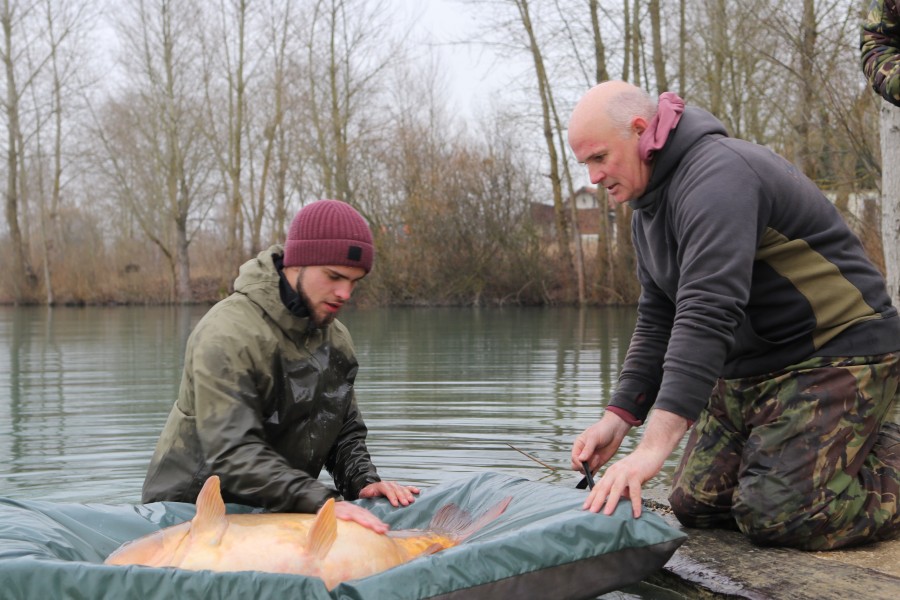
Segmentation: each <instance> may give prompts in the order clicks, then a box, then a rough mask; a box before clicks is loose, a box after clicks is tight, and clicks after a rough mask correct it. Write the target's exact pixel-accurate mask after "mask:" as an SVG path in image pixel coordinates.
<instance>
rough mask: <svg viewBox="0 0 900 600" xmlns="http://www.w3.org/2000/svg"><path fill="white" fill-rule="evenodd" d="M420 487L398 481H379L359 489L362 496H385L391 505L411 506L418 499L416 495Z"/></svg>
mask: <svg viewBox="0 0 900 600" xmlns="http://www.w3.org/2000/svg"><path fill="white" fill-rule="evenodd" d="M418 493H419V488H417V487H415V486H413V485H400V484H399V483H397V482H396V481H379V482H377V483H370V484H369V485H367V486H366V487H364V488H363V489H361V490H360V491H359V497H360V498H378V497H379V496H384V497H385V498H387V499H388V501H389V502H390V503H391V506H400V505H403V506H409V505H410V504H412V503H413V502H415V501H416V499H415V497H414V495H415V494H418Z"/></svg>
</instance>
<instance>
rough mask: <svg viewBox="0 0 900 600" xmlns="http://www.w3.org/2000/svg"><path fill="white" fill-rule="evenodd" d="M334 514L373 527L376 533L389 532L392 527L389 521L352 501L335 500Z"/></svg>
mask: <svg viewBox="0 0 900 600" xmlns="http://www.w3.org/2000/svg"><path fill="white" fill-rule="evenodd" d="M334 516H335V517H337V518H338V519H343V520H344V521H353V522H355V523H359V524H360V525H362V526H363V527H366V528H368V529H371V530H372V531H374V532H375V533H387V531H388V529H390V527H388V525H387V523H385V522H384V521H382V520H381V519H379V518H378V517H376V516H375V515H373V514H372V513H371V512H369V511H368V510H366V509H365V508H363V507H362V506H357V505H356V504H353V503H352V502H346V501H342V502H335V503H334Z"/></svg>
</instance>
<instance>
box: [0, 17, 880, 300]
mask: <svg viewBox="0 0 900 600" xmlns="http://www.w3.org/2000/svg"><path fill="white" fill-rule="evenodd" d="M458 7H459V10H465V11H469V12H470V13H471V14H474V15H477V17H478V21H479V23H480V25H479V27H478V28H477V29H476V30H474V31H471V32H468V33H467V34H465V35H464V36H461V37H460V39H458V40H456V41H457V42H458V43H465V44H475V45H480V46H484V47H490V48H491V49H492V50H493V51H494V52H496V53H497V54H498V55H499V56H501V57H503V59H504V60H506V61H508V65H509V67H508V68H507V69H505V70H504V75H505V76H506V77H508V82H507V85H506V87H505V88H504V89H505V93H504V94H502V95H501V96H502V97H500V98H499V99H498V100H497V102H496V104H495V105H493V106H490V107H487V108H486V109H485V110H484V112H483V114H481V115H479V116H478V117H475V118H471V119H468V120H464V119H461V118H460V117H459V116H457V115H456V114H455V113H454V110H455V108H454V106H453V104H452V102H451V101H450V98H449V94H448V82H447V81H446V79H444V78H443V76H442V75H441V73H442V67H441V63H440V61H439V58H438V57H437V55H436V54H435V52H434V49H433V48H431V47H430V46H429V45H428V44H427V43H426V42H427V40H423V39H421V38H420V37H419V36H417V35H416V33H417V31H416V28H415V20H414V15H412V16H411V15H408V14H404V13H403V12H402V10H401V9H402V6H401V5H400V4H397V3H396V2H391V1H390V0H303V1H293V2H292V1H290V0H121V1H120V2H115V3H113V2H110V3H109V4H108V5H107V6H103V5H100V6H98V5H97V3H96V2H92V1H90V0H0V29H2V44H0V56H2V64H3V68H4V72H5V76H6V77H5V78H3V81H4V83H3V84H2V92H0V98H2V108H3V111H2V117H3V125H5V130H6V133H7V136H6V138H5V142H4V144H3V154H4V157H5V158H6V161H5V165H6V169H5V171H4V172H3V173H2V175H3V177H4V178H5V179H4V183H5V188H4V189H5V203H4V205H5V216H6V219H5V223H4V224H0V260H2V261H3V265H4V266H3V272H4V274H6V277H4V279H3V281H2V282H0V299H4V300H7V301H13V302H17V303H26V302H46V303H49V304H54V303H59V302H72V301H82V302H106V301H130V302H140V301H151V302H189V301H193V300H209V299H214V298H217V297H221V296H222V295H224V294H225V293H227V292H228V290H229V286H230V284H231V281H232V279H233V278H234V276H235V274H236V271H237V267H238V266H239V265H240V264H241V262H243V260H245V259H246V258H247V257H249V256H250V255H252V254H255V253H256V252H258V251H260V250H262V249H264V248H265V247H267V246H268V245H269V244H270V243H272V242H276V241H280V239H281V238H282V236H283V233H284V231H285V229H286V227H287V225H288V223H289V221H290V219H291V217H292V216H293V214H294V212H295V211H296V210H297V209H298V208H299V207H300V206H301V205H302V204H304V203H306V202H309V201H311V200H314V199H317V198H326V197H327V198H340V199H343V200H345V201H347V202H349V203H351V204H352V205H354V206H355V207H356V208H358V209H359V210H360V211H361V212H362V213H363V214H364V215H365V216H366V217H367V219H368V220H369V222H370V223H371V224H372V227H373V231H374V232H375V236H376V244H377V247H378V255H377V256H378V258H377V267H376V269H375V272H374V273H373V275H372V276H370V278H368V280H367V284H366V287H365V289H364V290H363V292H364V295H365V296H366V297H367V298H369V299H370V300H371V301H374V302H385V303H388V302H393V303H414V304H415V303H423V304H425V303H457V304H459V303H462V304H496V303H505V302H515V303H530V304H534V303H550V302H579V303H596V302H601V303H602V302H626V303H627V302H632V301H634V299H635V298H636V293H637V289H636V282H635V281H634V274H633V269H634V265H633V255H632V254H631V252H630V243H628V236H629V233H630V232H629V229H628V226H627V221H628V214H627V210H624V209H622V208H621V207H620V208H619V209H617V211H618V214H617V213H616V212H614V211H608V210H605V209H604V210H599V211H596V212H597V214H598V215H599V217H598V219H599V221H600V223H599V226H598V229H599V232H600V233H599V235H598V236H597V239H596V241H595V243H591V244H590V245H583V244H582V243H581V240H582V236H581V235H580V232H579V231H578V223H579V219H578V218H577V214H576V208H575V206H574V201H573V198H574V196H575V191H576V190H577V189H578V188H579V187H581V186H582V185H584V184H585V183H586V182H585V181H584V173H583V170H582V169H581V168H580V167H579V166H578V165H576V164H575V163H574V161H573V159H572V157H571V155H570V153H569V151H568V148H567V147H566V144H565V126H566V121H567V118H568V114H569V112H570V110H571V107H572V105H573V103H574V102H575V101H576V100H577V99H578V97H579V96H580V94H581V93H583V92H584V91H585V90H586V89H587V88H588V87H589V86H591V85H593V84H595V83H597V82H598V81H602V80H605V79H609V78H620V79H625V80H629V81H632V82H635V83H638V84H639V85H641V86H643V87H645V88H646V89H648V90H649V91H651V92H654V93H655V92H661V91H665V90H673V91H677V92H679V93H680V94H681V95H682V96H683V97H685V99H686V100H687V101H688V102H689V103H692V104H696V105H700V106H703V107H705V108H708V109H709V110H711V111H712V112H713V113H714V114H716V115H717V116H719V117H720V118H721V119H722V120H723V122H724V123H725V124H726V126H727V127H728V128H729V130H730V131H731V132H732V133H733V134H734V135H737V136H740V137H744V138H747V139H750V140H753V141H756V142H759V143H763V144H767V145H769V146H771V147H772V148H773V149H775V150H776V151H778V152H781V153H783V154H785V155H786V156H788V157H789V158H790V159H792V160H793V161H795V162H796V163H797V164H798V165H800V166H801V167H802V168H803V170H804V171H805V172H806V173H807V174H809V175H810V176H812V177H813V178H814V179H816V180H817V181H818V182H819V183H820V184H821V185H822V186H823V187H824V188H825V189H827V190H829V191H832V192H834V194H835V198H836V200H837V201H838V202H839V203H840V205H841V206H843V207H845V208H847V207H849V206H850V204H851V200H852V199H854V198H856V197H857V196H858V195H859V194H860V193H861V192H864V191H866V190H872V189H875V188H876V187H877V185H878V177H879V174H878V170H879V168H880V165H879V161H880V156H879V141H878V126H877V125H878V112H877V103H876V102H875V99H874V97H873V96H872V94H871V93H869V92H868V90H867V89H866V88H865V85H864V82H863V80H862V77H861V75H860V74H859V68H858V61H857V58H856V57H857V53H856V41H857V39H858V20H859V11H860V10H861V7H859V6H857V5H856V3H854V2H850V1H849V0H819V1H817V2H814V1H813V0H803V2H802V3H799V4H788V5H785V4H784V3H781V2H775V1H774V0H750V1H749V2H742V3H739V2H736V1H735V0H690V1H688V0H614V1H600V0H576V1H567V2H561V1H560V0H459V2H458ZM404 23H405V25H404ZM599 201H600V203H601V205H602V206H605V202H606V200H605V198H604V197H602V193H601V197H600V198H599ZM538 202H539V203H551V202H552V204H553V214H554V215H555V218H554V220H553V221H554V222H553V224H552V227H553V228H552V234H551V235H550V236H549V237H548V236H547V235H545V234H542V231H544V230H542V228H541V226H540V225H541V224H540V223H536V222H535V221H534V219H533V218H532V214H533V213H532V211H531V206H532V204H533V203H538ZM849 214H850V213H849V212H848V215H849ZM4 225H5V227H4ZM871 230H872V229H871V227H869V228H865V227H860V231H871ZM870 249H871V250H872V252H873V255H879V256H880V246H879V245H878V240H877V236H875V238H873V239H872V240H870ZM877 260H880V258H877Z"/></svg>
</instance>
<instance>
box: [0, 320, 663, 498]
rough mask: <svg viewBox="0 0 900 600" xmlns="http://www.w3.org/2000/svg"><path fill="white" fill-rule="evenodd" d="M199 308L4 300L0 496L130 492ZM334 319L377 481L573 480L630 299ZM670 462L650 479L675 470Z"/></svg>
mask: <svg viewBox="0 0 900 600" xmlns="http://www.w3.org/2000/svg"><path fill="white" fill-rule="evenodd" d="M206 310H207V308H206V307H189V308H176V307H150V308H146V307H115V308H98V307H91V308H57V309H47V308H13V307H4V308H0V457H2V459H0V496H6V497H11V498H15V499H41V500H50V501H55V502H103V503H138V502H139V501H140V490H141V483H142V482H143V478H144V473H145V471H146V468H147V463H148V462H149V460H150V456H151V454H152V452H153V448H154V446H155V443H156V439H157V437H158V435H159V432H160V430H161V429H162V426H163V423H164V422H165V419H166V415H167V414H168V411H169V408H170V407H171V405H172V403H173V401H174V399H175V397H176V394H177V392H178V385H179V381H180V378H181V365H182V360H183V352H184V346H185V343H186V341H187V337H188V335H189V333H190V331H191V329H192V328H193V326H194V325H195V324H196V323H197V321H198V320H199V319H200V317H201V316H202V315H203V313H204V312H205V311H206ZM342 320H343V321H344V322H345V323H346V324H347V325H348V327H349V329H350V331H351V333H352V335H353V339H354V343H355V345H356V348H357V353H358V357H359V361H360V365H361V367H360V372H359V375H358V377H357V397H358V400H359V403H360V406H361V409H362V410H363V414H364V416H365V418H366V422H367V424H368V426H369V429H370V432H369V448H370V451H371V453H372V456H373V460H374V461H375V463H376V465H377V466H378V469H379V472H380V473H381V475H382V477H383V478H386V479H395V480H398V481H402V482H406V483H411V484H417V485H420V486H425V487H428V486H432V485H434V484H436V483H439V482H442V481H447V480H450V479H456V478H459V477H463V476H466V475H469V474H474V473H477V472H480V471H484V470H492V471H499V472H503V473H507V474H511V475H516V476H521V477H525V478H528V479H531V480H534V481H537V480H540V481H546V482H552V483H558V484H560V485H564V486H574V485H575V483H577V481H578V479H579V477H578V476H577V475H576V474H575V473H573V472H572V471H570V470H569V469H568V468H567V465H568V455H569V449H570V448H571V443H572V440H573V439H574V437H575V436H576V435H578V433H580V432H581V431H582V430H583V429H584V428H585V427H587V426H588V425H590V424H591V423H592V422H593V421H594V420H596V418H597V417H598V415H599V413H600V407H601V405H602V403H603V402H604V401H605V400H606V399H607V398H608V397H609V395H610V390H611V389H612V387H613V384H614V381H615V377H616V373H617V372H618V368H619V364H620V362H621V361H622V359H623V357H624V352H625V350H626V347H627V343H628V339H629V336H630V334H631V330H632V327H633V325H634V311H633V309H631V308H608V309H585V310H578V309H564V308H554V309H489V310H477V309H453V308H442V309H433V308H429V309H377V310H350V311H348V312H346V313H345V314H344V316H343V318H342ZM633 444H634V438H629V439H628V440H626V445H627V446H628V447H631V446H633ZM510 445H512V446H514V447H515V448H518V449H519V450H522V451H524V452H527V453H529V454H532V455H534V456H536V457H538V458H539V459H540V460H541V461H543V462H544V463H547V464H548V465H550V466H551V467H557V468H558V470H554V469H552V468H548V467H545V466H542V465H540V464H538V463H536V462H534V461H532V460H529V459H528V458H526V457H525V456H523V455H522V454H521V453H519V452H517V451H516V450H515V449H513V448H511V447H510ZM674 460H675V459H674V458H673V459H672V460H671V461H670V464H667V466H666V470H665V472H664V473H663V474H662V475H660V476H659V477H657V478H656V479H655V480H654V481H653V482H651V483H650V485H651V486H663V485H666V484H667V483H668V482H669V478H670V476H671V472H672V470H673V469H674V466H675V465H674ZM323 477H325V478H327V475H324V476H323Z"/></svg>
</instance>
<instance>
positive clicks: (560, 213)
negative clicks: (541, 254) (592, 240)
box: [516, 0, 580, 275]
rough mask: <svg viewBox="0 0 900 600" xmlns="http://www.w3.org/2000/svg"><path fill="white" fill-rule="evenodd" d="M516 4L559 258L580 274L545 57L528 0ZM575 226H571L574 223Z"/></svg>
mask: <svg viewBox="0 0 900 600" xmlns="http://www.w3.org/2000/svg"><path fill="white" fill-rule="evenodd" d="M516 7H517V8H518V9H519V16H520V18H521V19H522V26H523V27H524V29H525V33H526V34H527V35H528V43H529V48H530V49H531V57H532V59H533V61H534V69H535V74H536V75H537V83H538V93H539V94H540V98H541V114H542V117H543V123H544V140H545V142H546V144H547V155H548V160H549V162H550V185H551V188H552V190H553V213H554V215H555V217H556V232H557V240H558V242H559V253H560V258H561V259H562V261H563V264H564V265H567V266H568V267H569V268H570V269H572V270H575V271H576V275H580V273H579V272H578V270H577V269H576V268H575V265H574V264H573V262H572V251H571V249H570V237H569V228H568V226H567V223H566V213H565V203H564V201H563V197H562V178H561V176H560V173H559V153H558V149H557V147H556V141H555V140H554V135H553V123H552V120H551V113H552V108H551V101H552V99H551V96H550V94H551V92H550V89H549V87H548V78H547V72H546V69H545V68H544V59H543V56H542V55H541V50H540V47H539V46H538V43H537V38H536V36H535V33H534V27H533V25H532V23H531V15H530V13H529V9H528V1H527V0H516ZM573 226H574V225H573Z"/></svg>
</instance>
